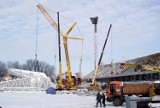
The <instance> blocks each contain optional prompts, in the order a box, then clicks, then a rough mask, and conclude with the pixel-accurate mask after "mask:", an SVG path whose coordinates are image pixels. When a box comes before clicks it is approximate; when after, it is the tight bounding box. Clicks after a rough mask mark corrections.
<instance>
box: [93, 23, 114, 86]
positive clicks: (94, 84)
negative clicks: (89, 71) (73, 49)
mask: <svg viewBox="0 0 160 108" xmlns="http://www.w3.org/2000/svg"><path fill="white" fill-rule="evenodd" d="M111 27H112V25H111V24H110V27H109V30H108V33H107V38H106V40H105V43H104V45H103V49H102V52H101V56H100V59H99V61H98V65H97V67H96V69H95V73H94V76H93V79H92V85H91V86H92V87H91V88H92V89H97V88H98V87H97V85H96V81H95V79H96V76H97V74H98V68H99V66H100V64H101V60H102V57H103V53H104V49H105V46H106V43H107V41H108V37H109V33H110V30H111Z"/></svg>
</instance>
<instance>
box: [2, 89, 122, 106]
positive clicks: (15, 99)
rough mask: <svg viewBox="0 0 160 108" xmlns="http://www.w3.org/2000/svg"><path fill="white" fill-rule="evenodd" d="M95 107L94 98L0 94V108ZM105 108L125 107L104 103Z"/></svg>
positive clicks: (37, 94) (69, 95)
mask: <svg viewBox="0 0 160 108" xmlns="http://www.w3.org/2000/svg"><path fill="white" fill-rule="evenodd" d="M95 105H96V97H95V96H79V95H77V94H56V95H50V94H45V93H16V92H0V106H1V107H2V108H94V106H95ZM106 108H125V106H121V107H114V106H113V105H112V103H108V102H106Z"/></svg>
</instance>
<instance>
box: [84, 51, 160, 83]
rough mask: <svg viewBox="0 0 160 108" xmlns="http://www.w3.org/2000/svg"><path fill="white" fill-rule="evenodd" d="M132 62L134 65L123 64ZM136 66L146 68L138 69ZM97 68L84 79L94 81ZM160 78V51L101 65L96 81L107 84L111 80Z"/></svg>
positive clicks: (149, 79) (151, 79) (150, 79)
mask: <svg viewBox="0 0 160 108" xmlns="http://www.w3.org/2000/svg"><path fill="white" fill-rule="evenodd" d="M122 64H132V65H129V66H128V65H126V66H125V65H122ZM136 66H144V67H145V68H146V69H145V70H142V69H139V70H136V69H135V67H136ZM94 73H95V70H93V71H91V72H90V73H89V74H87V75H86V76H84V81H86V82H88V83H89V82H92V78H93V76H94ZM158 79H160V53H156V54H152V55H148V56H144V57H139V58H136V59H132V60H128V61H125V63H124V62H123V63H122V62H117V63H113V64H106V65H100V67H99V69H98V74H97V76H96V82H99V83H100V84H102V86H105V85H106V84H107V82H110V81H144V80H145V81H154V80H158Z"/></svg>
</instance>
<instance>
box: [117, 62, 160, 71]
mask: <svg viewBox="0 0 160 108" xmlns="http://www.w3.org/2000/svg"><path fill="white" fill-rule="evenodd" d="M124 67H129V68H134V70H135V71H138V70H140V71H153V72H160V67H156V66H149V65H140V64H131V63H121V64H120V69H123V68H124Z"/></svg>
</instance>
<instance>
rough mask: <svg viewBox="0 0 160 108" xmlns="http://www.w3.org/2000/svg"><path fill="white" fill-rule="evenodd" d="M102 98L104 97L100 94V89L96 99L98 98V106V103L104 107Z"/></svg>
mask: <svg viewBox="0 0 160 108" xmlns="http://www.w3.org/2000/svg"><path fill="white" fill-rule="evenodd" d="M101 99H102V95H101V94H100V91H98V93H97V97H96V100H97V103H96V107H98V104H100V107H102V103H101Z"/></svg>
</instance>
